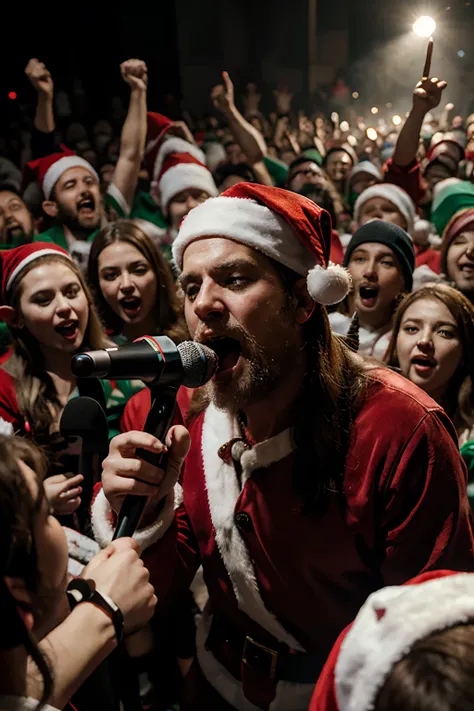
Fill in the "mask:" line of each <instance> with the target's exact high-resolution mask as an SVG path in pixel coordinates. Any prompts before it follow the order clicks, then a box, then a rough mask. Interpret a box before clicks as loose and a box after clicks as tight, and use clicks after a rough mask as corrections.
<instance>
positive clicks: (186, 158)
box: [145, 112, 218, 214]
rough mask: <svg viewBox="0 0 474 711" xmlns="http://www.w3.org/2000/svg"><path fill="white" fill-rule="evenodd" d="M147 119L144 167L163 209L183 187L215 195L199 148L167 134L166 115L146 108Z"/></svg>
mask: <svg viewBox="0 0 474 711" xmlns="http://www.w3.org/2000/svg"><path fill="white" fill-rule="evenodd" d="M147 121H148V130H147V143H146V146H145V167H146V168H147V170H148V173H149V175H150V178H151V190H150V192H151V194H152V196H153V198H154V199H155V202H157V203H158V204H159V205H160V207H161V209H162V211H163V213H164V214H166V211H167V207H168V203H169V202H170V200H171V199H172V198H173V197H174V196H175V195H177V194H178V193H180V192H181V191H182V190H189V189H190V188H196V189H198V190H202V191H203V192H206V193H207V194H208V195H209V196H211V197H213V196H215V195H218V190H217V187H216V184H215V182H214V178H213V177H212V173H211V172H210V170H209V169H208V168H207V167H206V158H205V155H204V153H203V152H202V151H201V149H200V148H198V147H197V146H196V145H194V144H193V143H189V141H185V140H184V139H183V138H179V137H178V136H167V135H166V134H167V132H168V131H169V129H170V128H171V126H172V125H173V122H172V121H171V120H170V119H169V118H167V117H166V116H162V114H156V113H152V112H149V113H148V114H147Z"/></svg>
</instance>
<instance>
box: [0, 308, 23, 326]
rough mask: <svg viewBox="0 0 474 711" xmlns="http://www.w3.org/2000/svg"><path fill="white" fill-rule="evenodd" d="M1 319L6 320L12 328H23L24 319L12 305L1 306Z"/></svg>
mask: <svg viewBox="0 0 474 711" xmlns="http://www.w3.org/2000/svg"><path fill="white" fill-rule="evenodd" d="M0 321H4V322H5V323H6V324H7V326H9V327H10V328H23V320H22V319H19V318H17V317H16V314H15V309H14V308H13V307H12V306H0Z"/></svg>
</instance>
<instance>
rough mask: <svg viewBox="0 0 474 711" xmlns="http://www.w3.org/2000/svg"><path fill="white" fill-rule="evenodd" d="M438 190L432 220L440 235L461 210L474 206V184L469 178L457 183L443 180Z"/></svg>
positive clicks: (432, 207)
mask: <svg viewBox="0 0 474 711" xmlns="http://www.w3.org/2000/svg"><path fill="white" fill-rule="evenodd" d="M442 182H443V186H442V187H441V183H440V187H439V189H438V190H436V192H435V194H434V197H433V204H432V206H431V222H432V223H433V224H434V226H435V227H436V230H437V232H438V234H439V235H441V236H443V233H444V231H445V229H446V226H447V225H448V223H449V221H450V220H451V219H452V217H453V216H454V215H455V214H456V213H457V212H459V211H460V210H465V209H467V208H471V207H474V185H473V184H472V183H470V182H468V181H467V180H462V181H457V182H455V183H453V182H449V183H448V181H447V180H446V181H442Z"/></svg>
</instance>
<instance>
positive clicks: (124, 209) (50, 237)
mask: <svg viewBox="0 0 474 711" xmlns="http://www.w3.org/2000/svg"><path fill="white" fill-rule="evenodd" d="M104 207H105V211H106V213H107V214H109V215H110V213H112V214H113V216H114V217H118V218H120V217H129V215H130V208H129V207H128V205H127V203H126V201H125V198H124V196H123V195H122V193H121V192H120V190H119V189H118V188H117V187H116V186H115V185H114V184H113V183H112V184H111V185H109V187H108V188H107V192H106V193H105V195H104ZM100 229H101V228H100V227H98V228H97V229H96V230H95V232H93V233H92V234H91V235H90V237H89V238H88V240H87V242H84V241H83V240H76V241H75V242H73V244H72V245H69V244H68V242H67V238H66V234H65V232H64V227H63V226H62V225H53V226H52V227H50V228H49V230H45V231H44V232H41V233H40V234H39V235H36V237H35V238H34V239H33V242H54V244H57V245H58V246H59V247H62V248H63V249H65V250H66V251H67V252H71V254H74V256H75V257H79V253H82V254H84V255H87V254H88V252H89V249H90V243H91V242H92V241H93V240H94V237H95V236H96V234H97V232H98V231H99V230H100ZM81 242H82V245H84V247H83V248H81ZM76 250H78V253H76ZM78 261H82V260H81V259H80V258H78Z"/></svg>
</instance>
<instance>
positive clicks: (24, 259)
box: [0, 242, 72, 304]
mask: <svg viewBox="0 0 474 711" xmlns="http://www.w3.org/2000/svg"><path fill="white" fill-rule="evenodd" d="M50 254H54V255H58V254H59V255H61V256H62V257H66V259H68V260H70V261H72V258H71V255H70V254H69V253H68V252H66V250H65V249H63V248H62V247H59V246H58V245H57V244H54V242H33V243H31V244H23V245H21V246H20V247H15V248H14V249H5V250H4V251H0V288H1V303H2V304H5V303H6V302H7V297H8V292H9V291H10V289H11V287H12V285H13V283H14V281H15V279H16V278H17V277H18V275H19V274H20V272H21V271H22V270H23V269H24V268H25V267H27V266H28V265H29V264H31V263H32V262H34V261H35V260H36V259H40V257H46V256H48V255H50Z"/></svg>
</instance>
